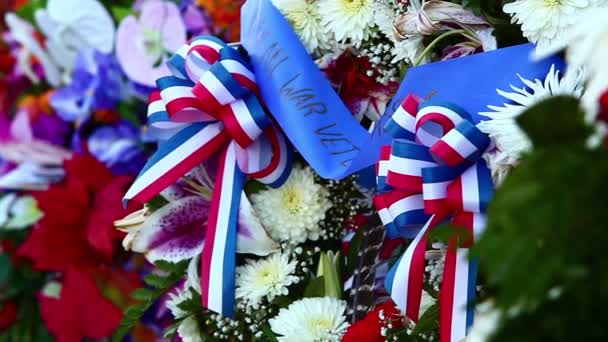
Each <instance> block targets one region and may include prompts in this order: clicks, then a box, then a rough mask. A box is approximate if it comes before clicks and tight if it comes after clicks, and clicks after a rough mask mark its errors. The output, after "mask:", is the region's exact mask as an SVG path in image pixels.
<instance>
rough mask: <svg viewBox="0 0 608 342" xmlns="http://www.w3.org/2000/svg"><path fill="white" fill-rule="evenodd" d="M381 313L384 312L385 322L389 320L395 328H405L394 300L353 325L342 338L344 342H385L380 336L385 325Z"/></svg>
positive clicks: (380, 306)
mask: <svg viewBox="0 0 608 342" xmlns="http://www.w3.org/2000/svg"><path fill="white" fill-rule="evenodd" d="M380 311H383V313H384V317H385V320H389V321H390V322H391V323H392V325H393V327H394V328H400V327H401V326H403V324H402V323H401V322H402V320H401V315H400V313H399V310H397V307H396V306H395V303H394V302H393V301H392V300H389V301H387V302H384V303H383V304H380V305H378V306H376V308H375V309H374V310H373V311H372V312H370V313H368V314H367V315H366V316H365V317H363V319H361V320H359V321H357V322H356V323H355V324H353V325H351V326H350V327H349V328H348V330H346V334H345V335H344V337H343V338H342V342H358V341H366V342H384V341H385V338H384V337H383V336H382V335H381V334H380V329H382V327H383V326H384V324H383V323H382V322H381V320H380Z"/></svg>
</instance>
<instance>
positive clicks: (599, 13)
mask: <svg viewBox="0 0 608 342" xmlns="http://www.w3.org/2000/svg"><path fill="white" fill-rule="evenodd" d="M607 18H608V8H602V9H593V10H588V11H585V13H583V14H581V16H580V17H579V18H578V20H577V23H576V25H575V26H573V27H572V29H571V30H570V31H569V32H568V33H567V34H566V36H567V37H566V43H567V46H568V50H567V52H566V58H567V60H568V65H569V67H570V68H574V69H577V68H582V67H585V68H586V70H587V72H586V86H585V94H584V95H583V98H582V102H583V106H584V107H585V110H586V112H587V119H588V120H589V121H592V120H594V119H595V116H596V115H597V114H598V111H599V101H598V99H599V97H600V96H601V95H602V94H603V93H604V92H605V91H607V90H608V64H606V61H608V19H607ZM565 45H566V44H564V46H557V48H562V47H565Z"/></svg>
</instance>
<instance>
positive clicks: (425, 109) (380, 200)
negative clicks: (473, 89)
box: [374, 95, 493, 341]
mask: <svg viewBox="0 0 608 342" xmlns="http://www.w3.org/2000/svg"><path fill="white" fill-rule="evenodd" d="M421 102H422V101H421V99H420V98H419V97H417V96H415V95H409V96H408V97H407V98H406V99H405V100H404V101H403V103H402V104H401V106H400V107H399V108H398V109H397V111H396V112H395V113H394V114H393V116H392V118H391V119H390V120H389V121H388V122H387V124H386V126H385V130H387V131H388V132H390V133H391V134H392V135H393V137H394V140H393V142H392V145H391V146H384V147H383V148H382V151H381V158H380V160H379V162H378V163H377V164H376V172H377V183H378V186H377V187H378V193H379V194H378V195H376V196H375V198H374V204H375V206H376V209H377V210H378V214H379V216H380V218H381V220H382V222H383V224H384V225H385V228H386V229H387V232H388V234H389V235H390V236H392V237H396V236H402V237H406V238H413V241H412V242H411V244H410V245H409V246H408V248H407V250H406V251H405V253H404V254H403V255H402V256H401V258H400V259H399V261H398V262H397V263H396V264H395V265H394V266H393V268H392V269H391V270H390V272H389V274H388V275H387V279H386V288H387V290H388V291H389V292H390V293H391V297H392V298H393V300H394V301H395V303H397V305H398V306H399V307H400V308H401V310H402V311H403V312H405V314H406V315H407V317H408V318H410V319H412V320H413V321H418V318H419V317H418V313H419V310H420V301H421V299H422V291H423V280H424V279H423V278H424V268H425V251H426V246H427V237H428V234H429V232H430V231H431V230H432V229H433V228H434V227H435V226H437V225H438V224H439V223H441V222H443V221H445V220H447V219H451V221H452V224H454V225H458V226H462V227H465V228H466V229H468V230H469V231H470V232H471V233H472V236H478V235H479V234H480V233H481V232H482V231H483V229H484V228H485V215H484V214H483V213H484V212H485V210H486V208H487V206H488V203H489V201H490V199H491V197H492V194H493V184H492V178H491V175H490V172H489V170H488V168H487V167H486V165H485V162H484V161H483V159H481V156H482V154H483V153H484V152H485V151H486V150H487V149H488V148H490V144H491V142H490V139H489V138H488V136H487V135H485V134H484V133H483V132H481V131H480V130H479V129H478V128H477V127H476V126H475V125H474V124H473V123H472V122H471V117H470V116H469V114H467V113H466V112H465V111H464V110H462V109H461V108H459V107H458V106H455V105H453V104H448V103H443V102H437V101H426V102H424V103H421ZM471 240H472V239H471ZM471 244H472V241H465V243H464V244H461V245H460V246H459V245H457V240H456V238H453V239H452V240H451V241H450V242H449V244H448V250H447V256H446V260H445V266H444V272H443V281H442V285H441V294H440V296H441V297H440V337H441V341H460V340H462V339H463V338H464V337H465V336H466V332H467V329H468V328H469V327H470V326H471V324H472V320H473V311H472V310H471V308H470V307H469V305H468V304H469V303H470V302H471V301H472V300H473V299H474V295H475V278H476V270H477V269H476V266H477V265H476V263H475V262H469V260H468V257H467V251H468V248H469V247H470V246H471Z"/></svg>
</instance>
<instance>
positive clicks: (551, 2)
mask: <svg viewBox="0 0 608 342" xmlns="http://www.w3.org/2000/svg"><path fill="white" fill-rule="evenodd" d="M544 1H545V6H547V7H555V6H559V5H561V0H544Z"/></svg>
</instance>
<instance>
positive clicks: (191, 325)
mask: <svg viewBox="0 0 608 342" xmlns="http://www.w3.org/2000/svg"><path fill="white" fill-rule="evenodd" d="M177 333H178V334H179V337H180V338H181V339H182V341H183V342H203V338H202V337H201V336H202V332H201V329H200V327H199V326H198V323H197V322H196V318H195V317H194V316H190V317H188V318H186V319H184V320H183V321H182V323H181V324H180V325H179V327H177Z"/></svg>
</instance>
